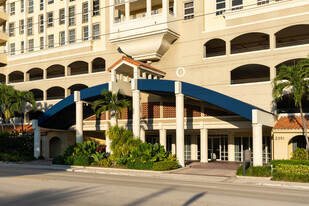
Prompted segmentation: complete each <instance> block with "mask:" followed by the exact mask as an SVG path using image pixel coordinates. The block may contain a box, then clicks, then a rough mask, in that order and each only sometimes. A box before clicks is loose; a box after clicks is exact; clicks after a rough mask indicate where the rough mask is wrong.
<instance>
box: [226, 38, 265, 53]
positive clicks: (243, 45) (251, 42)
mask: <svg viewBox="0 0 309 206" xmlns="http://www.w3.org/2000/svg"><path fill="white" fill-rule="evenodd" d="M264 49H269V35H268V34H264V33H248V34H243V35H240V36H238V37H236V38H234V39H233V40H232V41H231V54H237V53H243V52H251V51H259V50H264Z"/></svg>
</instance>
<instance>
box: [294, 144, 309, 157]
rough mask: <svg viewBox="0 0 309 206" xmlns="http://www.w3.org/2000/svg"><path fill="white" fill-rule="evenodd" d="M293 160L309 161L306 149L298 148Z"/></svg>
mask: <svg viewBox="0 0 309 206" xmlns="http://www.w3.org/2000/svg"><path fill="white" fill-rule="evenodd" d="M292 160H308V151H307V150H306V149H304V148H298V147H297V148H296V150H295V151H294V153H293V157H292Z"/></svg>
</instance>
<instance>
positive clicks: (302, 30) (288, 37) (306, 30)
mask: <svg viewBox="0 0 309 206" xmlns="http://www.w3.org/2000/svg"><path fill="white" fill-rule="evenodd" d="M275 36H276V48H280V47H288V46H296V45H302V44H309V24H301V25H294V26H290V27H287V28H284V29H282V30H280V31H278V32H277V33H276V34H275Z"/></svg>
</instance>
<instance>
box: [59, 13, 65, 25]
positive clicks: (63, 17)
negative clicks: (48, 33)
mask: <svg viewBox="0 0 309 206" xmlns="http://www.w3.org/2000/svg"><path fill="white" fill-rule="evenodd" d="M64 23H65V14H64V9H60V10H59V24H60V25H61V24H64Z"/></svg>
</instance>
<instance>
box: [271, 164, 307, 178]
mask: <svg viewBox="0 0 309 206" xmlns="http://www.w3.org/2000/svg"><path fill="white" fill-rule="evenodd" d="M273 180H284V181H293V182H309V166H307V165H288V164H278V165H277V166H276V167H275V168H274V174H273Z"/></svg>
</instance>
